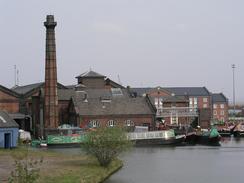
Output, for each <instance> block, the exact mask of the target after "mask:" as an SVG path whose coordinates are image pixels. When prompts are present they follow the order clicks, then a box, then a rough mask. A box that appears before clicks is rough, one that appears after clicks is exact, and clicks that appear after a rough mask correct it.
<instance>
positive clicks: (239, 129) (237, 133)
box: [233, 122, 244, 137]
mask: <svg viewBox="0 0 244 183" xmlns="http://www.w3.org/2000/svg"><path fill="white" fill-rule="evenodd" d="M233 135H234V137H244V122H241V123H238V124H237V125H236V126H235V128H234V129H233Z"/></svg>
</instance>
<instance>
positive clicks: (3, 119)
mask: <svg viewBox="0 0 244 183" xmlns="http://www.w3.org/2000/svg"><path fill="white" fill-rule="evenodd" d="M12 127H15V128H18V127H19V125H18V124H17V123H16V122H15V121H14V120H13V119H12V118H11V117H10V116H9V115H8V113H6V112H5V111H0V128H12Z"/></svg>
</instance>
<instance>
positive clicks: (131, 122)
mask: <svg viewBox="0 0 244 183" xmlns="http://www.w3.org/2000/svg"><path fill="white" fill-rule="evenodd" d="M125 126H134V122H133V121H131V120H129V119H128V120H125Z"/></svg>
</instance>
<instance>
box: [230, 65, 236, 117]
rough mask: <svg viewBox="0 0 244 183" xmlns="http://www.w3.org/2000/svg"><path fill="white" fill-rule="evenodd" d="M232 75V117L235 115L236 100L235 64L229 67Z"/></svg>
mask: <svg viewBox="0 0 244 183" xmlns="http://www.w3.org/2000/svg"><path fill="white" fill-rule="evenodd" d="M231 67H232V73H233V105H234V115H236V98H235V68H236V66H235V64H232V65H231Z"/></svg>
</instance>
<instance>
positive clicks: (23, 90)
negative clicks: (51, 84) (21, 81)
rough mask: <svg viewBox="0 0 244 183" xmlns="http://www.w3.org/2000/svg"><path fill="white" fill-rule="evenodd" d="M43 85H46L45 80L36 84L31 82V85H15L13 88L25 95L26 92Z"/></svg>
mask: <svg viewBox="0 0 244 183" xmlns="http://www.w3.org/2000/svg"><path fill="white" fill-rule="evenodd" d="M42 85H44V82H41V83H34V84H29V85H24V86H16V87H13V88H12V90H13V91H15V92H16V93H18V94H23V95H24V94H26V93H28V92H30V91H31V90H34V89H35V88H38V87H41V86H42Z"/></svg>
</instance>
